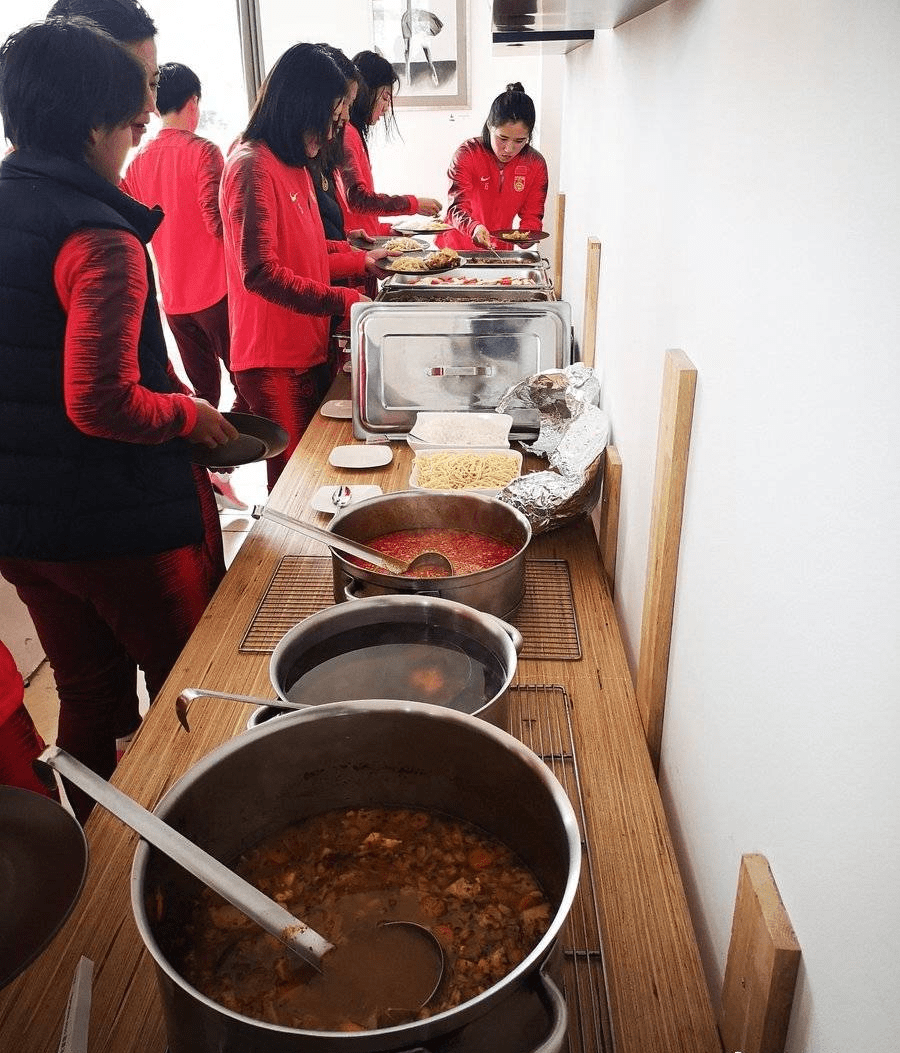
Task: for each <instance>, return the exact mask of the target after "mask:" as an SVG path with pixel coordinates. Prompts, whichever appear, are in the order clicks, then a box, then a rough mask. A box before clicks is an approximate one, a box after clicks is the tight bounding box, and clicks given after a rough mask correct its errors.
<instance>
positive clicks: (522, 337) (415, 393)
mask: <svg viewBox="0 0 900 1053" xmlns="http://www.w3.org/2000/svg"><path fill="white" fill-rule="evenodd" d="M350 354H351V401H352V407H353V432H354V435H355V436H356V438H358V439H370V438H388V439H403V438H405V437H406V436H407V435H408V433H409V431H410V429H411V428H412V426H413V425H414V424H415V420H416V414H417V413H418V412H419V411H420V410H425V411H427V410H432V411H435V410H438V411H440V410H444V411H452V412H463V411H480V412H485V411H487V412H490V411H492V410H494V409H495V408H496V406H497V404H498V402H499V401H500V399H501V398H502V396H503V395H504V394H505V393H506V391H507V390H508V389H509V388H510V387H512V386H513V385H515V384H517V383H519V381H521V380H523V379H524V378H525V377H527V376H530V375H531V374H533V373H540V372H543V371H544V370H547V369H560V368H563V367H564V366H567V365H570V364H571V361H572V319H571V308H570V306H569V304H568V303H566V302H564V301H561V300H554V301H552V302H547V303H531V302H527V301H518V300H512V301H509V302H503V303H474V302H467V301H458V302H453V301H447V302H446V303H425V302H418V303H395V302H385V301H372V302H368V303H359V304H354V305H353V307H352V308H351V313H350ZM507 412H509V413H510V414H511V415H512V417H513V427H512V430H511V432H510V435H511V438H513V439H516V438H533V437H534V434H535V432H536V429H537V417H538V414H537V411H536V410H533V409H527V410H522V411H517V410H515V409H514V408H513V409H509V410H508V411H507Z"/></svg>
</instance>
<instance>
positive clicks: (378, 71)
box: [350, 51, 400, 142]
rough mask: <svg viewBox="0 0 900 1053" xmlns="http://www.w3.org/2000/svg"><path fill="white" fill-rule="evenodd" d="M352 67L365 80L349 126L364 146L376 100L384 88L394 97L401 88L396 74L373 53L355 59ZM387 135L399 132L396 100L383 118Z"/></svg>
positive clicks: (360, 54)
mask: <svg viewBox="0 0 900 1053" xmlns="http://www.w3.org/2000/svg"><path fill="white" fill-rule="evenodd" d="M353 65H354V66H356V68H357V69H358V70H359V72H360V75H361V76H362V80H361V81H360V83H359V94H358V95H357V96H356V101H355V102H354V103H353V106H352V107H351V108H350V123H351V124H352V125H353V127H354V128H355V129H356V130H357V131H358V132H359V134H360V135H361V136H362V139H363V142H365V141H366V139H368V137H369V129H370V128H371V125H370V124H369V121H370V120H371V118H372V114H373V113H374V111H375V99H376V97H377V95H378V92H379V91H381V89H382V88H390V89H391V95H393V93H394V91H395V90H396V89H397V88H398V87H399V86H400V77H399V76H398V75H397V71H396V70H395V69H394V67H393V66H392V65H391V64H390V62H388V60H387V59H386V58H384V56H383V55H379V54H377V53H376V52H374V51H360V52H358V53H357V54H356V55H354V56H353ZM384 123H385V128H386V129H387V133H388V135H390V134H391V133H392V132H395V131H396V130H397V121H396V119H395V118H394V100H393V98H392V99H391V107H390V111H389V113H386V114H385V116H384Z"/></svg>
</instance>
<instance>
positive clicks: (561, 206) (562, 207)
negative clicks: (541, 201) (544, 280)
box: [553, 194, 566, 300]
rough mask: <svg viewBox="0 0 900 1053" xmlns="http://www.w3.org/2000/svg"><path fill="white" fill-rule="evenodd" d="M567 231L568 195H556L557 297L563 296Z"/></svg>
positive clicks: (555, 277) (555, 289)
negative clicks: (564, 249) (564, 246)
mask: <svg viewBox="0 0 900 1053" xmlns="http://www.w3.org/2000/svg"><path fill="white" fill-rule="evenodd" d="M565 232H566V195H565V194H557V195H556V238H555V240H554V244H555V248H556V251H555V254H554V257H553V289H554V291H555V293H556V296H557V299H559V300H561V299H562V298H563V294H562V280H563V245H564V244H565V242H564V241H563V235H564V234H565Z"/></svg>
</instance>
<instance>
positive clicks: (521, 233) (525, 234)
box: [500, 230, 540, 241]
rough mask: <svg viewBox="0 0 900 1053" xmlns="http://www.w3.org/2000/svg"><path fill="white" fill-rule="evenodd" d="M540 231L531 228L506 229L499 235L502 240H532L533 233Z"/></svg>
mask: <svg viewBox="0 0 900 1053" xmlns="http://www.w3.org/2000/svg"><path fill="white" fill-rule="evenodd" d="M539 233H540V231H533V230H506V231H504V232H503V233H502V234H501V235H500V237H501V238H503V240H504V241H534V238H535V234H539Z"/></svg>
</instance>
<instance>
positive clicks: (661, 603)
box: [635, 351, 697, 772]
mask: <svg viewBox="0 0 900 1053" xmlns="http://www.w3.org/2000/svg"><path fill="white" fill-rule="evenodd" d="M696 386H697V370H696V369H695V368H694V366H693V365H692V363H691V361H690V359H689V358H688V357H687V355H686V354H685V353H684V352H683V351H667V352H666V359H665V367H664V370H663V388H662V404H661V407H660V413H659V437H658V439H657V446H656V478H655V480H654V486H653V511H652V515H651V519H650V551H649V554H648V557H647V583H646V586H645V589H644V611H643V620H642V623H641V649H640V656H639V658H638V674H637V687H636V690H635V693H636V695H637V703H638V709H639V710H640V714H641V719H642V721H643V723H644V733H645V734H646V736H647V748H648V749H649V751H650V759H651V760H652V762H653V767H654V768H655V769H656V771H657V772H658V771H659V754H660V749H661V746H662V729H663V717H664V715H665V706H666V686H667V683H668V676H669V647H670V645H671V642H672V621H673V618H674V613H675V584H676V579H677V576H678V550H679V546H680V545H681V517H682V513H683V511H684V490H685V484H686V482H687V462H688V450H689V448H690V442H691V423H692V420H693V414H694V391H695V389H696Z"/></svg>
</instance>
